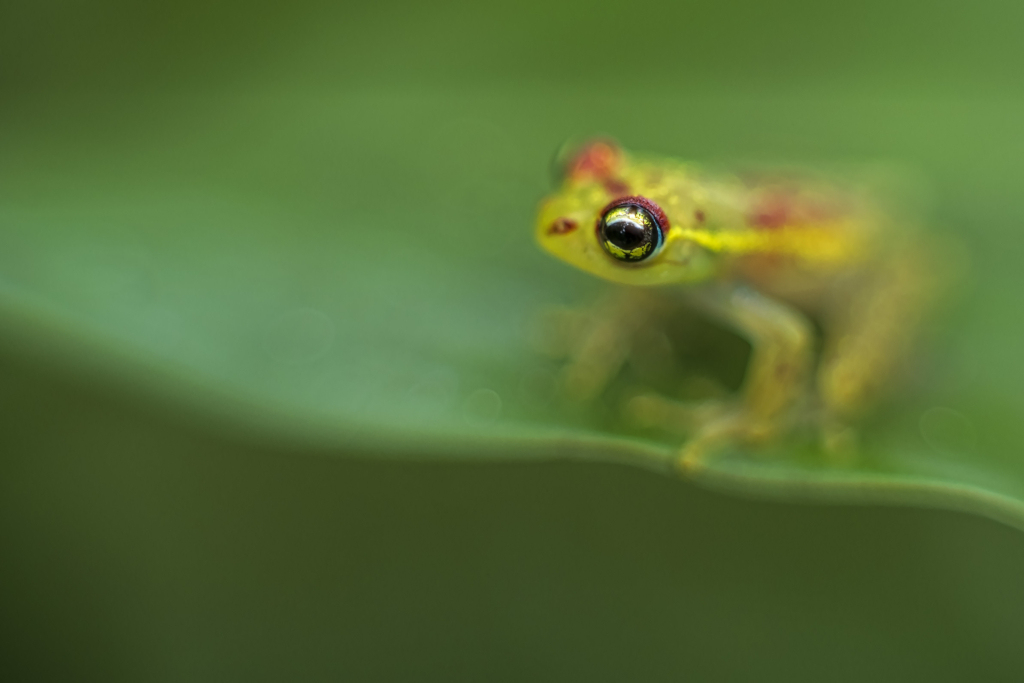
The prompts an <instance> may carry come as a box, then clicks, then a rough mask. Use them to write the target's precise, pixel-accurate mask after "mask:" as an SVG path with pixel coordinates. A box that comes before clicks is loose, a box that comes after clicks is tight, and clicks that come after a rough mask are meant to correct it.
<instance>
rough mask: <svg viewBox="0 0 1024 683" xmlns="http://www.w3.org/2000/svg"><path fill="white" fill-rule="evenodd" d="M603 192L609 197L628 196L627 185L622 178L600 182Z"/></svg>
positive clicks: (606, 179)
mask: <svg viewBox="0 0 1024 683" xmlns="http://www.w3.org/2000/svg"><path fill="white" fill-rule="evenodd" d="M601 184H602V185H604V189H605V191H606V192H607V193H608V194H610V195H615V196H622V195H624V194H629V185H628V184H626V181H625V180H623V179H622V178H605V179H604V180H603V181H601Z"/></svg>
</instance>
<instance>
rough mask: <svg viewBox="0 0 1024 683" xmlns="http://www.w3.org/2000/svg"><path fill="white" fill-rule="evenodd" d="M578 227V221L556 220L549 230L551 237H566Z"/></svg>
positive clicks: (568, 219) (569, 219)
mask: <svg viewBox="0 0 1024 683" xmlns="http://www.w3.org/2000/svg"><path fill="white" fill-rule="evenodd" d="M576 227H577V225H576V221H574V220H573V219H571V218H556V219H555V220H554V222H553V223H552V224H551V227H549V228H548V234H549V235H566V234H568V233H570V232H572V231H573V230H575V229H576Z"/></svg>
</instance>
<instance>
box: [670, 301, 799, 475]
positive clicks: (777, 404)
mask: <svg viewBox="0 0 1024 683" xmlns="http://www.w3.org/2000/svg"><path fill="white" fill-rule="evenodd" d="M692 301H693V303H694V304H695V305H697V306H698V307H699V308H701V309H702V310H704V311H705V312H707V313H708V314H710V315H711V316H713V317H715V318H717V319H718V320H719V321H721V322H722V323H723V324H725V325H726V326H727V327H730V328H731V329H733V330H734V331H735V332H736V333H738V334H739V335H740V336H742V337H743V338H745V339H747V341H749V342H750V344H751V347H752V353H751V357H750V361H749V363H748V366H747V372H746V376H745V378H744V381H743V386H742V388H741V389H740V394H739V396H738V398H737V400H735V401H734V402H731V403H729V404H727V405H725V406H723V407H722V409H720V410H717V411H715V414H714V416H713V417H710V418H709V419H708V420H706V421H705V422H704V423H703V424H701V425H699V426H698V427H697V428H696V430H695V432H694V434H693V436H692V437H691V438H690V440H689V441H688V442H687V443H686V444H685V445H684V446H683V448H682V450H681V452H680V454H679V458H678V461H677V464H678V466H679V468H680V469H681V471H682V472H683V473H684V474H685V475H689V476H692V475H694V474H696V473H697V472H698V471H699V470H700V469H701V468H703V467H704V465H705V463H706V461H707V459H708V457H709V456H711V455H712V454H714V453H716V452H719V451H721V450H724V449H725V448H728V447H729V446H730V445H733V444H739V443H747V444H751V443H754V444H756V443H763V442H766V441H769V440H771V439H772V438H774V437H776V436H777V435H779V434H781V433H782V432H784V431H786V430H787V429H788V428H789V427H790V425H791V423H792V421H793V420H794V418H795V417H796V414H797V412H798V411H797V408H798V407H799V406H800V405H801V404H802V403H804V402H805V400H806V399H807V397H808V395H809V385H810V373H811V367H812V365H813V358H814V349H813V347H814V332H813V327H812V325H811V323H810V322H809V321H808V319H807V318H806V317H805V316H804V315H803V314H802V313H800V312H799V311H797V310H796V309H794V308H792V307H790V306H788V305H786V304H784V303H782V302H779V301H776V300H774V299H771V298H769V297H767V296H765V295H762V294H759V293H757V292H755V291H754V290H752V289H749V288H747V287H743V286H739V285H733V286H709V287H707V288H703V289H700V290H697V291H695V292H693V293H692Z"/></svg>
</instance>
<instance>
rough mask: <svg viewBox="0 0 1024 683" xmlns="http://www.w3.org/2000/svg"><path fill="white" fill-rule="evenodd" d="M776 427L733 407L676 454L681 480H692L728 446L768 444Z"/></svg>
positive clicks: (774, 433)
mask: <svg viewBox="0 0 1024 683" xmlns="http://www.w3.org/2000/svg"><path fill="white" fill-rule="evenodd" d="M779 428H780V425H779V424H778V423H776V422H775V421H771V420H765V419H758V418H755V417H754V416H752V415H750V413H749V412H748V411H746V410H744V409H742V408H736V407H735V406H734V407H733V410H731V411H729V412H727V413H723V414H722V415H721V416H719V417H718V418H717V419H715V420H712V421H710V422H707V423H705V424H704V425H702V426H701V427H700V428H699V429H698V430H697V432H696V433H695V434H694V435H693V437H692V438H691V439H690V440H689V441H687V442H686V444H685V445H684V446H683V447H682V449H681V450H680V451H679V456H678V458H677V460H676V466H677V467H678V468H679V471H680V473H681V474H682V475H683V476H684V477H687V478H691V477H694V476H696V475H698V474H699V473H700V472H701V471H702V470H704V469H705V468H706V467H707V463H708V460H709V459H711V458H712V457H714V456H715V455H717V454H719V453H721V452H723V451H725V450H727V449H728V448H729V447H730V446H734V445H739V444H742V445H758V444H764V443H767V442H769V441H771V440H772V439H773V438H774V437H776V436H777V435H778V433H779Z"/></svg>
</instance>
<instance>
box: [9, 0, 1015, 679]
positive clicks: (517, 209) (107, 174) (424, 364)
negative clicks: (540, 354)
mask: <svg viewBox="0 0 1024 683" xmlns="http://www.w3.org/2000/svg"><path fill="white" fill-rule="evenodd" d="M1022 20H1024V6H1021V5H1020V4H1019V3H1011V2H981V3H978V4H975V5H973V6H971V7H970V8H969V9H968V8H964V7H961V6H960V5H959V4H954V3H920V2H917V3H914V2H884V3H883V2H867V3H858V4H848V5H823V4H820V3H809V2H808V3H799V2H787V3H775V4H770V5H763V4H760V3H753V2H740V3H663V4H658V3H629V4H628V5H624V4H619V3H604V4H582V3H581V4H570V3H550V2H549V3H538V4H535V5H532V6H531V5H527V4H523V3H519V4H516V5H514V6H512V5H509V6H503V7H483V6H480V5H477V4H469V3H466V4H435V5H426V4H423V5H418V4H400V3H379V4H375V5H366V6H348V5H346V4H326V3H325V4H313V3H293V4H289V5H282V6H279V7H278V6H270V5H262V6H256V5H253V4H242V3H233V4H232V3H191V4H187V3H186V4H176V5H173V6H161V5H145V4H142V3H123V2H121V3H118V2H91V3H82V2H47V3H35V4H31V5H30V4H27V3H22V4H21V5H18V6H15V5H14V4H13V3H7V4H6V5H5V6H3V7H2V8H0V415H2V420H3V422H2V424H0V539H2V544H3V545H2V547H3V553H2V559H0V666H2V667H3V670H4V671H5V675H4V678H9V679H10V680H51V679H56V680H91V679H102V680H133V681H134V680H175V681H176V680H235V679H238V680H280V679H286V678H287V679H299V680H304V679H310V680H320V679H338V678H350V679H355V680H409V679H415V680H431V679H435V680H522V679H526V678H533V679H546V680H560V681H567V680H624V679H638V680H678V679H679V678H681V677H691V678H692V679H694V680H717V679H727V680H758V681H763V680H776V679H777V680H787V681H793V680H807V681H819V680H823V679H824V680H851V681H852V680H864V679H868V678H870V679H873V680H917V679H921V680H933V681H934V680H963V679H966V678H970V679H972V680H1019V679H1020V675H1021V672H1022V671H1024V654H1022V653H1021V650H1020V648H1019V643H1020V642H1021V638H1022V636H1024V609H1022V608H1024V579H1022V578H1021V577H1024V537H1022V536H1021V534H1020V532H1018V531H1015V530H1013V529H1010V528H1009V527H1004V526H1000V525H997V524H995V523H993V522H989V521H986V520H983V519H980V518H974V517H967V516H963V515H958V514H954V513H948V512H928V511H921V510H906V509H896V508H886V507H877V508H868V507H859V508H846V507H824V506H804V505H793V504H780V503H759V502H750V501H746V500H739V499H735V498H729V497H724V496H721V495H718V494H712V493H708V492H705V491H703V490H701V489H698V488H696V487H694V486H692V485H689V484H685V483H681V482H679V481H676V480H674V479H671V478H667V477H662V476H657V475H655V474H653V473H649V472H646V471H644V470H641V469H636V468H630V467H623V466H621V465H616V464H607V463H601V462H597V461H598V460H605V459H608V458H610V457H611V456H612V455H615V454H616V453H618V455H617V457H623V456H622V453H623V452H624V451H622V452H619V451H616V453H613V451H615V449H616V448H618V447H617V446H615V444H617V443H620V441H619V439H620V438H621V437H622V436H623V434H622V432H620V431H617V430H614V429H608V428H606V427H605V424H604V416H603V415H602V414H601V413H600V412H599V411H593V412H587V411H581V410H578V409H573V408H572V407H571V406H569V407H566V406H560V405H558V403H557V402H555V401H552V400H550V398H549V397H547V396H546V394H545V392H544V391H543V387H544V380H545V378H547V377H550V373H551V372H552V371H553V366H550V365H545V361H544V360H543V359H539V358H537V357H536V354H534V353H533V352H531V351H530V348H529V343H528V336H529V327H530V321H531V320H532V319H533V316H534V315H535V314H536V312H537V311H538V310H539V309H541V308H543V307H544V306H546V305H550V304H568V305H572V304H577V305H578V304H584V303H586V302H587V301H590V300H592V299H593V297H594V296H596V295H598V294H599V293H600V292H601V291H603V286H602V285H601V284H600V283H598V282H594V281H592V280H590V279H588V278H587V277H586V276H585V275H582V274H578V273H574V272H571V271H570V269H568V268H567V267H565V266H563V265H561V264H558V263H555V262H553V261H552V260H550V259H548V258H546V257H545V256H544V255H542V254H540V253H538V252H537V250H536V248H535V246H534V245H533V243H532V234H531V233H532V218H533V211H534V209H535V206H536V202H537V200H538V199H539V198H540V196H541V195H542V194H543V193H544V192H545V190H546V188H547V183H548V177H547V171H548V168H547V164H548V162H549V160H550V158H551V155H552V153H553V151H554V150H555V149H556V148H557V147H558V146H559V144H561V143H562V142H563V141H564V140H566V139H567V138H571V137H578V136H586V135H591V134H595V133H604V134H610V135H613V136H615V137H617V138H618V139H620V140H621V141H622V142H623V143H624V144H625V145H627V146H628V147H631V148H636V149H642V150H647V151H651V152H658V153H663V154H670V155H677V156H681V157H686V158H693V159H707V160H714V161H730V160H781V161H786V162H797V163H804V164H811V165H814V164H836V163H839V164H844V163H848V164H860V163H872V162H876V161H880V160H881V161H895V162H899V163H902V164H905V165H907V166H909V167H911V168H914V169H917V170H918V171H919V172H920V173H921V175H922V176H923V177H925V178H927V179H928V181H929V184H930V186H931V188H932V190H933V193H932V194H933V196H932V200H931V204H930V208H929V209H928V217H929V220H930V222H931V223H932V224H933V225H934V227H935V229H936V230H937V231H940V232H942V231H944V232H946V233H949V234H955V235H957V236H959V237H960V239H962V240H963V241H964V243H965V245H967V247H968V250H969V251H970V254H971V260H972V262H973V270H972V279H971V281H970V283H969V285H967V286H965V287H964V289H963V291H961V292H959V293H958V300H957V301H956V302H954V304H955V305H953V306H951V311H950V312H948V313H946V314H945V316H946V317H944V318H943V319H942V321H941V328H940V329H939V330H938V331H936V333H935V335H934V340H933V345H932V346H931V347H930V350H929V351H928V353H929V354H931V362H932V363H933V364H934V365H937V366H940V367H941V368H942V372H941V373H937V374H936V375H935V376H934V378H933V379H931V380H930V381H929V383H927V385H926V386H922V387H918V391H917V397H916V398H914V399H908V402H907V403H905V404H903V405H902V407H900V408H898V409H896V410H894V411H892V412H890V413H889V414H888V415H887V417H886V420H885V421H884V425H882V426H881V427H879V433H880V434H884V435H886V436H884V437H881V438H880V442H881V443H886V444H898V445H899V446H900V447H902V445H904V444H913V443H915V442H914V440H915V439H916V440H917V441H918V442H920V435H919V434H918V433H917V432H918V427H919V422H918V419H919V417H920V416H921V414H922V411H923V410H927V409H929V408H932V407H936V406H939V407H943V408H948V409H952V410H954V411H956V412H957V414H960V415H963V416H966V419H969V421H970V424H971V425H972V429H973V430H974V432H975V433H976V444H975V445H974V446H972V448H974V449H975V450H974V451H972V452H965V453H953V454H946V456H948V457H945V458H944V459H943V458H940V457H939V456H940V455H941V454H936V453H928V452H927V446H926V445H925V444H923V443H918V444H917V445H916V446H913V447H920V448H921V449H923V450H922V452H923V453H925V456H922V458H919V459H918V460H913V461H912V463H911V466H910V469H913V468H914V467H924V465H921V464H920V463H921V462H922V461H926V462H929V463H930V462H933V461H940V462H941V468H945V469H944V471H945V473H946V475H947V476H948V477H950V478H952V479H954V480H958V481H959V480H962V481H968V482H971V483H975V484H979V485H986V486H989V487H990V488H992V489H995V490H1000V491H1003V492H1007V493H1009V494H1011V495H1020V492H1021V491H1024V464H1022V462H1024V460H1022V457H1021V452H1020V450H1021V449H1020V445H1021V444H1022V443H1024V426H1022V425H1021V423H1020V420H1019V415H1020V414H1021V409H1022V407H1024V405H1022V403H1024V402H1022V401H1021V399H1020V397H1019V394H1020V387H1021V386H1022V381H1024V364H1022V363H1021V361H1020V358H1019V357H1018V355H1017V354H1018V349H1019V340H1020V339H1021V335H1022V332H1024V321H1022V319H1021V308H1020V305H1019V301H1020V294H1021V293H1022V292H1024V278H1022V276H1021V273H1020V268H1019V266H1018V264H1019V262H1020V259H1021V258H1022V257H1024V231H1022V230H1021V225H1022V222H1024V205H1022V203H1021V200H1020V196H1021V191H1020V190H1021V188H1022V186H1024V183H1022V181H1024V171H1022V170H1021V164H1020V160H1021V159H1022V158H1024V137H1022V135H1021V132H1020V122H1021V121H1022V120H1024V82H1022V81H1021V79H1020V77H1019V74H1020V69H1021V66H1022V65H1024V60H1022V57H1024V54H1022V52H1024V46H1022V44H1021V42H1020V40H1019V36H1018V34H1019V29H1018V27H1019V26H1020V25H1021V21H1022ZM524 377H526V378H532V379H533V380H536V381H535V382H534V381H531V382H524ZM538 387H540V389H538ZM890 436H891V438H890ZM568 441H571V442H572V444H575V446H572V444H569V443H568ZM631 443H633V442H631ZM636 443H639V444H641V445H634V446H631V447H632V448H633V449H634V451H633V454H634V457H635V456H637V455H641V456H642V454H643V453H644V452H649V453H658V452H660V451H659V450H658V449H664V448H666V447H667V444H670V440H668V439H665V438H662V439H660V440H659V438H653V437H651V438H648V439H647V440H646V441H643V442H640V441H638V442H636ZM644 444H646V445H644ZM569 448H571V449H572V450H573V455H575V456H578V457H580V458H582V459H584V460H591V461H592V462H589V463H582V462H571V463H570V462H564V461H562V462H552V461H545V462H528V461H526V460H525V458H531V459H541V458H546V457H547V456H552V455H566V454H567V449H569ZM908 448H910V449H911V450H912V448H911V447H910V446H908ZM645 449H646V450H645ZM621 450H622V449H621V448H620V451H621ZM627 450H628V449H627ZM897 451H898V452H899V453H903V451H899V450H898V449H897V450H896V451H892V452H894V453H896V452H897ZM907 452H910V450H908V451H907ZM339 456H345V457H339ZM381 456H387V457H381ZM438 456H458V457H459V458H460V459H461V462H453V461H452V460H451V458H448V459H443V458H439V457H438ZM894 457H895V456H894ZM896 460H898V458H896ZM485 461H486V462H485ZM888 464H889V465H891V463H888ZM935 467H940V466H939V465H936V466H935ZM950 473H952V474H950Z"/></svg>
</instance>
